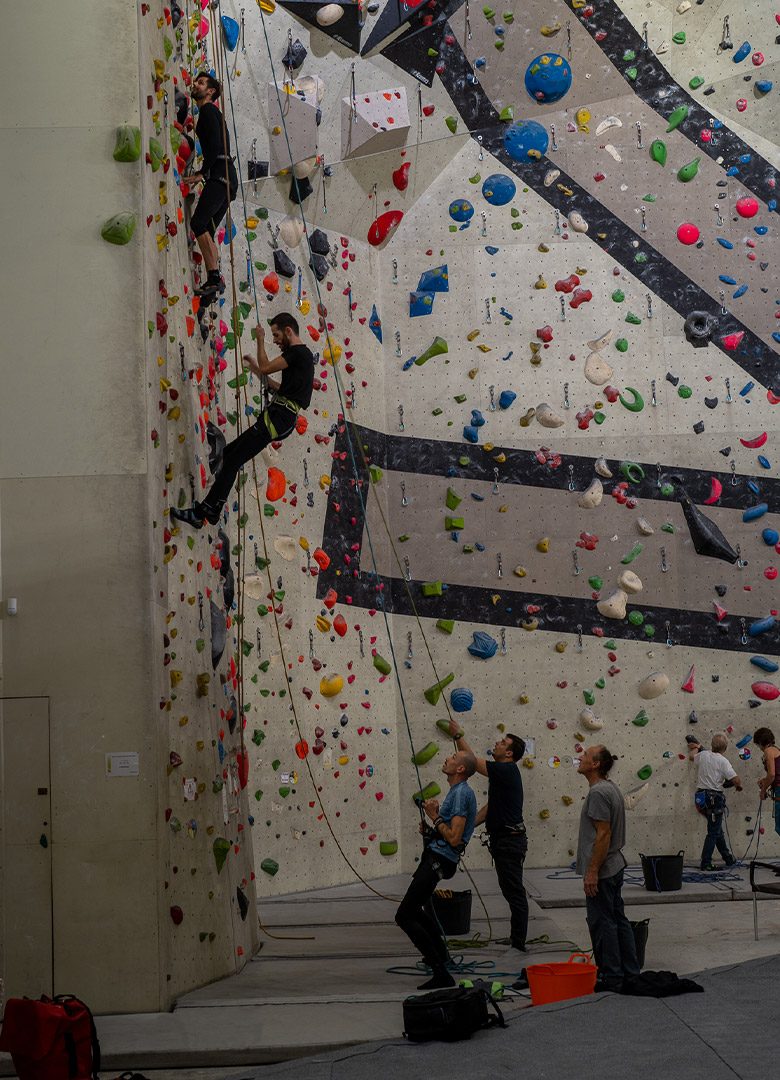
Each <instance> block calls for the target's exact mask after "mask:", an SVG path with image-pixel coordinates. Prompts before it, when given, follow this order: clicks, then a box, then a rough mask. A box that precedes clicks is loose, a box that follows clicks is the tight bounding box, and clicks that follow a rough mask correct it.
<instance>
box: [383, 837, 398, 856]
mask: <svg viewBox="0 0 780 1080" xmlns="http://www.w3.org/2000/svg"><path fill="white" fill-rule="evenodd" d="M397 851H398V841H397V840H380V841H379V854H380V855H395V854H396V853H397Z"/></svg>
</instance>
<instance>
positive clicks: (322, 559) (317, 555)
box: [312, 548, 330, 570]
mask: <svg viewBox="0 0 780 1080" xmlns="http://www.w3.org/2000/svg"><path fill="white" fill-rule="evenodd" d="M312 558H313V559H314V561H315V562H316V563H317V565H318V566H319V568H320V570H327V569H328V567H329V566H330V556H329V555H326V554H325V552H324V551H323V550H322V548H315V550H314V552H313V554H312Z"/></svg>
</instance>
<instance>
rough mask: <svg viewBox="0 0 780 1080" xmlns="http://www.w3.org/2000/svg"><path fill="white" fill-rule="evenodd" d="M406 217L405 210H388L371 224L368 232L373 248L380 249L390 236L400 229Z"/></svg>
mask: <svg viewBox="0 0 780 1080" xmlns="http://www.w3.org/2000/svg"><path fill="white" fill-rule="evenodd" d="M403 216H404V212H403V210H386V211H385V212H384V214H380V215H379V217H378V218H377V219H376V221H374V222H373V223H372V224H371V227H370V229H369V230H368V242H369V244H371V246H372V247H379V245H380V244H383V243H384V242H385V240H387V238H388V236H390V234H391V233H392V232H395V230H396V229H397V228H398V226H399V225H400V224H401V220H402V218H403Z"/></svg>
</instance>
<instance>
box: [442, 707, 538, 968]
mask: <svg viewBox="0 0 780 1080" xmlns="http://www.w3.org/2000/svg"><path fill="white" fill-rule="evenodd" d="M450 735H452V737H453V739H455V743H456V745H457V747H458V749H459V750H468V751H469V753H472V750H471V747H470V746H469V744H468V743H467V742H466V740H465V739H464V737H463V732H462V731H461V730H460V728H459V727H458V724H457V721H455V720H450ZM524 753H525V742H524V741H523V740H522V739H521V738H520V737H519V735H504V736H503V737H502V738H501V739H499V740H498V741H497V742H496V745H495V746H494V747H493V760H492V761H487V760H486V759H485V758H481V757H479V756H477V755H475V760H476V763H477V772H478V773H479V774H480V775H481V776H486V777H487V779H488V798H487V802H486V803H485V805H484V806H481V807H480V808H479V810H478V812H477V821H476V823H477V825H482V824H483V823H484V825H485V831H486V832H487V834H488V848H489V850H490V855H491V857H492V859H493V865H494V866H495V868H496V876H497V877H498V887H499V888H500V889H501V893H502V895H503V897H504V899H505V900H506V902H507V903H508V904H509V910H510V912H511V923H510V934H509V944H510V945H511V947H512V948H513V949H517V950H518V951H519V952H525V940H526V937H527V935H528V897H527V896H526V892H525V886H524V885H523V863H524V862H525V857H526V855H527V853H528V836H527V835H526V831H525V825H524V823H523V780H522V777H521V776H520V768H519V763H520V762H521V761H522V760H523V754H524Z"/></svg>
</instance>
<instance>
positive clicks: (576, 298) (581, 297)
mask: <svg viewBox="0 0 780 1080" xmlns="http://www.w3.org/2000/svg"><path fill="white" fill-rule="evenodd" d="M592 299H593V293H592V292H591V291H590V289H575V290H574V293H573V295H572V298H571V300H570V301H569V307H570V308H574V310H575V311H576V310H577V308H578V307H579V306H580V304H587V303H588V301H589V300H592Z"/></svg>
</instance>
